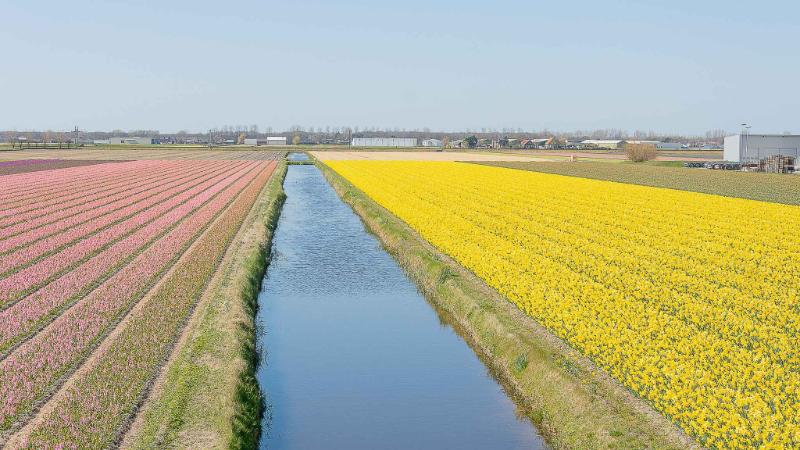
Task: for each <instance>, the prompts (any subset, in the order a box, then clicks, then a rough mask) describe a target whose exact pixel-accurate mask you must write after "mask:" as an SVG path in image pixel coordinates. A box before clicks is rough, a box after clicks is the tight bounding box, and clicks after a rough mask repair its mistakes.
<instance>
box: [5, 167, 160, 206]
mask: <svg viewBox="0 0 800 450" xmlns="http://www.w3.org/2000/svg"><path fill="white" fill-rule="evenodd" d="M153 166H154V164H153V163H152V162H149V163H148V164H142V163H139V162H135V163H134V162H131V163H119V164H108V165H106V164H101V165H99V167H103V169H93V168H94V167H97V166H82V167H79V169H81V170H82V171H83V176H82V177H80V178H79V179H77V180H76V179H69V178H67V179H64V180H61V181H60V182H50V181H49V180H48V181H45V182H39V183H37V182H35V181H31V183H32V184H30V185H27V186H24V187H21V188H18V189H11V188H9V189H8V190H7V191H5V192H3V193H0V205H2V207H1V208H2V210H0V211H2V212H0V216H5V215H6V214H7V213H6V210H8V209H10V208H15V207H17V206H18V205H19V204H24V203H25V202H29V201H31V200H37V199H41V198H42V197H44V198H50V197H53V196H65V195H71V194H73V193H75V191H76V190H84V189H87V188H91V187H93V186H95V185H96V184H98V183H103V182H107V181H110V180H114V179H115V178H116V177H119V176H135V175H136V173H137V172H138V173H141V172H143V171H147V170H149V168H150V167H153ZM45 172H49V171H45ZM41 173H43V172H33V173H32V174H30V175H31V177H33V176H34V175H36V176H39V175H38V174H41ZM6 177H7V176H4V177H3V178H6ZM7 183H8V182H7V180H5V179H4V180H3V186H4V187H6V186H7Z"/></svg>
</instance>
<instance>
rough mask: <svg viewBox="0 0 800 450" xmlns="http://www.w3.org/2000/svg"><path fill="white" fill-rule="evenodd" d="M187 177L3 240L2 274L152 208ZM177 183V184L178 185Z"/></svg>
mask: <svg viewBox="0 0 800 450" xmlns="http://www.w3.org/2000/svg"><path fill="white" fill-rule="evenodd" d="M186 182H187V181H186V180H185V179H179V180H171V181H169V182H167V183H165V184H163V185H160V186H157V187H151V188H150V189H149V190H144V191H139V190H135V191H133V192H131V195H130V197H129V198H127V199H124V200H120V201H118V202H115V203H114V204H109V205H106V206H104V207H101V208H96V209H95V210H93V211H91V212H89V213H86V214H80V215H76V216H72V217H68V218H66V219H62V220H59V221H57V222H54V223H52V224H50V225H49V226H46V227H40V228H36V229H33V230H31V231H29V232H25V233H21V234H18V235H16V236H13V237H11V238H8V239H5V240H2V241H0V254H4V253H9V252H11V251H13V253H11V254H7V255H5V256H3V257H2V258H0V273H6V272H8V271H10V270H12V269H14V268H15V267H19V266H20V265H26V264H30V263H32V262H34V261H35V260H36V259H37V258H39V257H41V256H43V255H45V254H46V253H48V252H52V251H56V250H58V249H59V248H61V247H63V246H65V245H68V244H70V243H72V242H73V241H75V240H77V239H80V238H82V237H85V236H89V235H91V234H93V233H96V232H98V231H100V230H102V229H104V228H106V227H108V226H111V225H114V224H115V223H117V222H119V221H120V220H124V219H126V218H128V217H131V216H133V215H135V214H138V213H139V212H141V211H142V210H144V209H146V208H149V207H151V206H153V205H155V204H157V203H159V202H161V201H163V200H165V199H167V198H170V197H171V196H173V195H175V194H176V193H178V192H180V191H181V190H182V185H181V184H182V183H186ZM176 185H177V186H176Z"/></svg>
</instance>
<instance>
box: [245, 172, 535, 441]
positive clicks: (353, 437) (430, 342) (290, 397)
mask: <svg viewBox="0 0 800 450" xmlns="http://www.w3.org/2000/svg"><path fill="white" fill-rule="evenodd" d="M284 189H285V190H286V194H287V201H286V204H285V206H284V208H283V212H282V214H281V218H280V221H279V223H278V228H277V230H276V234H275V238H274V242H273V245H274V247H273V257H274V259H273V260H272V262H271V264H270V266H269V269H268V271H267V275H266V277H265V279H264V283H263V290H262V292H261V294H260V297H259V304H260V310H259V317H258V320H259V323H260V324H261V326H262V327H263V328H264V332H263V334H262V336H261V337H260V339H261V345H262V349H263V350H262V351H263V352H264V353H265V354H264V355H262V356H263V359H262V361H263V362H262V365H261V367H260V369H259V373H258V379H259V383H260V384H261V388H262V390H263V391H264V392H265V397H266V399H267V404H268V413H267V417H266V418H265V420H264V424H263V425H264V433H263V436H262V440H261V448H270V449H450V448H452V449H522V448H525V449H537V448H543V445H544V444H543V443H542V440H541V438H540V437H539V435H538V433H537V432H536V429H535V428H534V427H533V426H532V425H531V423H530V422H529V421H527V420H526V419H524V418H523V419H518V418H517V416H516V413H515V406H514V404H513V403H512V401H511V400H510V399H509V398H508V397H507V396H506V395H505V393H504V392H503V390H502V388H501V387H500V386H499V385H498V384H497V382H496V381H495V380H494V379H493V378H492V376H491V375H490V374H489V373H488V372H487V370H486V368H485V367H484V366H483V364H482V363H481V362H480V360H478V358H477V357H476V356H475V354H474V353H473V352H472V350H471V349H470V348H469V347H468V346H467V345H466V344H465V343H464V341H463V340H462V339H461V338H460V337H459V336H458V335H457V334H456V333H455V332H454V331H453V330H452V329H451V328H450V327H448V326H445V325H442V323H441V322H440V321H439V319H438V316H437V315H436V313H435V311H434V309H433V308H432V307H431V306H430V305H429V304H428V303H427V302H426V301H425V299H424V298H423V297H422V296H421V295H420V294H419V293H418V292H417V290H416V288H415V286H414V284H413V283H412V282H411V281H410V280H409V279H408V278H406V276H405V274H404V273H403V271H402V269H401V268H400V267H399V266H398V265H397V263H396V262H395V261H394V260H393V259H392V257H391V256H390V255H389V254H387V253H386V252H385V251H384V250H383V249H382V248H381V246H380V244H379V242H378V241H377V240H376V238H375V237H373V236H372V235H370V234H369V233H368V232H366V231H365V229H364V226H363V225H362V223H361V221H360V220H359V218H358V216H356V215H355V214H354V213H353V211H352V210H351V209H350V207H349V206H347V205H346V204H344V203H343V202H342V201H341V200H339V198H338V196H337V195H336V193H335V192H334V190H333V189H332V188H331V187H330V185H328V183H327V181H326V180H325V178H324V177H323V176H322V173H321V172H320V171H319V170H318V169H317V168H316V167H315V166H289V168H288V173H287V175H286V181H285V183H284Z"/></svg>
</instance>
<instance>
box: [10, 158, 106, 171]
mask: <svg viewBox="0 0 800 450" xmlns="http://www.w3.org/2000/svg"><path fill="white" fill-rule="evenodd" d="M106 162H109V161H104V160H70V161H66V160H61V159H19V160H14V161H2V162H0V175H13V174H15V173H28V172H38V171H40V170H53V169H65V168H67V167H80V166H91V165H94V164H102V163H106Z"/></svg>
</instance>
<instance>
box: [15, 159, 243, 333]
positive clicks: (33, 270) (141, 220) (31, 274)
mask: <svg viewBox="0 0 800 450" xmlns="http://www.w3.org/2000/svg"><path fill="white" fill-rule="evenodd" d="M238 170H240V166H239V165H231V166H225V167H220V168H217V170H216V171H215V172H211V173H209V174H207V176H206V177H204V178H201V179H200V180H196V181H194V182H193V184H192V185H189V186H185V187H187V189H186V190H184V191H183V192H176V193H174V194H173V195H171V196H168V197H167V198H166V200H165V201H164V202H162V203H157V204H154V205H153V206H151V207H149V208H148V209H145V210H143V211H141V212H139V213H138V214H135V215H133V216H131V217H129V218H127V219H125V220H123V221H121V222H118V223H117V224H115V225H112V226H111V227H108V228H106V229H104V230H102V231H100V232H98V233H95V234H93V235H91V236H89V237H87V238H84V239H82V240H80V241H78V242H76V243H75V244H74V245H70V246H68V247H66V248H64V249H62V250H60V251H58V252H56V253H54V254H52V255H49V256H47V257H45V258H42V259H41V260H39V261H38V262H36V263H34V264H32V265H29V266H27V267H25V268H24V269H21V270H18V271H16V272H14V273H13V274H11V275H9V276H7V277H5V278H0V304H1V303H8V302H12V301H14V300H15V299H17V298H19V297H20V296H21V295H24V294H25V293H26V292H29V291H30V290H31V289H33V288H35V287H36V286H38V285H40V284H41V283H44V282H45V281H47V280H48V279H49V278H50V277H52V276H54V275H56V274H58V273H59V272H61V271H63V270H65V269H67V268H68V267H69V266H71V265H72V264H74V263H76V262H78V261H81V260H82V259H84V258H87V257H88V256H91V255H93V254H94V253H96V252H97V251H98V250H100V249H102V248H103V247H105V246H106V245H108V244H110V243H112V242H114V241H116V240H118V239H121V238H125V239H130V237H127V238H126V237H125V236H126V235H128V234H129V233H131V232H133V231H134V230H137V229H138V228H139V227H142V226H144V225H146V224H148V223H149V222H152V221H153V220H155V219H157V218H159V217H160V216H161V215H163V214H165V213H166V212H168V211H170V210H172V209H173V208H176V206H178V205H181V203H183V202H185V201H187V200H189V199H191V198H192V197H194V196H196V195H197V194H198V193H200V192H203V191H205V190H206V189H209V188H215V187H218V186H219V182H220V181H221V180H224V179H226V177H228V176H230V174H231V173H235V172H236V171H238ZM134 235H136V236H140V235H141V234H140V233H134ZM104 251H105V250H104ZM76 270H77V269H76ZM70 275H71V276H74V273H71V274H70ZM16 319H17V320H21V319H22V317H20V316H16ZM9 320H11V319H9ZM0 322H3V321H2V320H0ZM0 328H2V325H0ZM0 335H2V332H0Z"/></svg>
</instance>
